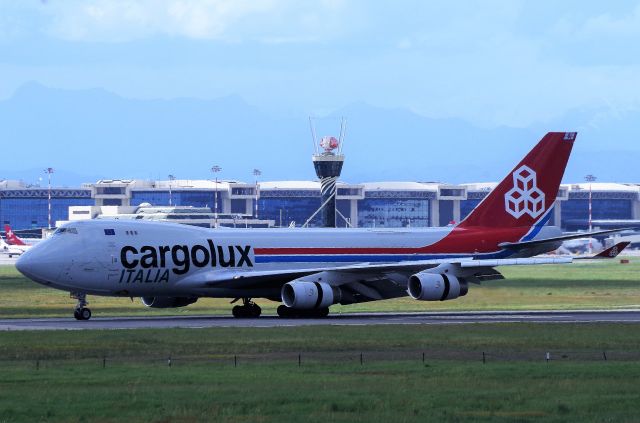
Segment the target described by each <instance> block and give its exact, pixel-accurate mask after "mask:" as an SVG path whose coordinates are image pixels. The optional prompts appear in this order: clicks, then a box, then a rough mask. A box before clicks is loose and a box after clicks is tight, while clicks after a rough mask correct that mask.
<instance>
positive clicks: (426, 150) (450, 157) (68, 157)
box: [0, 83, 640, 186]
mask: <svg viewBox="0 0 640 423" xmlns="http://www.w3.org/2000/svg"><path fill="white" fill-rule="evenodd" d="M300 115H301V116H303V115H304V111H301V114H300ZM340 116H344V117H346V118H347V132H346V141H345V145H344V153H345V155H346V156H347V158H346V162H345V166H344V170H343V175H342V180H344V181H347V182H352V183H358V182H366V181H381V180H387V181H391V180H395V181H398V180H411V181H443V182H451V183H461V182H476V181H494V180H497V179H500V178H502V177H503V176H504V175H505V174H506V172H508V171H509V170H510V169H511V167H513V166H514V165H515V164H516V161H517V160H518V159H519V158H520V157H522V156H523V155H524V154H525V153H526V152H527V151H528V150H529V149H530V148H531V147H532V146H533V145H534V144H535V143H536V142H537V141H538V139H539V138H540V137H541V136H542V135H544V133H545V132H547V131H551V130H557V131H564V130H569V131H578V132H579V137H578V141H577V143H576V145H575V147H574V153H573V157H572V159H571V161H570V163H569V167H568V169H567V173H566V175H565V182H578V181H582V179H583V177H584V175H586V174H588V173H592V174H594V175H596V176H598V180H600V181H617V182H634V181H635V182H640V173H639V172H638V171H637V170H636V169H637V163H638V162H639V161H640V113H639V112H638V111H633V112H628V111H627V112H623V113H621V112H615V113H614V112H613V111H611V110H604V109H599V110H579V111H572V112H571V113H568V114H567V115H566V116H564V117H562V118H560V119H557V120H555V121H553V122H550V123H548V124H539V125H535V127H530V128H508V127H499V128H479V127H476V126H474V125H472V124H470V123H468V122H465V121H463V120H459V119H432V118H428V117H424V116H421V115H418V114H416V113H413V112H411V111H410V110H406V109H383V108H379V107H373V106H370V105H367V104H363V103H354V104H351V105H349V106H347V107H345V108H343V109H341V110H336V111H335V112H333V113H331V114H329V115H328V116H326V117H324V118H323V119H319V121H318V122H320V123H321V124H319V125H318V128H319V133H318V136H321V135H329V132H332V133H331V135H337V133H338V132H339V122H338V118H339V117H340ZM0 139H1V140H2V142H1V144H0V145H1V146H2V148H1V155H2V163H3V164H2V166H0V179H22V180H24V181H25V182H28V183H37V182H38V178H43V180H44V176H45V175H44V174H43V172H42V169H44V168H45V167H54V168H55V169H56V173H55V174H54V184H55V185H68V186H77V185H79V184H80V183H81V182H93V181H95V180H97V179H100V178H106V179H115V178H122V179H124V178H141V179H166V178H167V175H168V174H173V175H175V176H176V177H178V178H180V179H200V178H211V177H212V174H211V173H210V171H209V169H210V168H211V166H213V165H218V166H221V167H222V168H223V171H222V172H220V173H219V174H218V176H219V177H220V178H221V179H235V180H242V181H252V180H253V175H252V172H253V169H254V168H258V169H260V170H261V171H262V177H261V179H262V180H300V179H301V180H310V179H315V174H314V172H313V166H312V164H311V154H312V152H313V146H312V141H311V135H310V131H309V122H308V120H307V119H306V118H298V117H296V118H294V117H283V116H274V115H273V114H271V113H269V112H267V111H263V110H260V109H258V108H257V107H254V106H251V105H248V104H247V103H246V102H244V101H243V100H242V99H241V98H240V97H238V96H230V97H223V98H218V99H213V100H198V99H190V98H176V99H167V100H162V99H158V100H139V99H129V98H124V97H120V96H118V95H115V94H113V93H110V92H107V91H104V90H101V89H91V90H63V89H53V88H48V87H44V86H42V85H40V84H37V83H29V84H26V85H24V86H23V87H21V88H20V89H19V90H17V91H16V92H15V94H14V95H13V96H12V97H11V98H9V99H6V100H4V101H0ZM45 182H46V181H45Z"/></svg>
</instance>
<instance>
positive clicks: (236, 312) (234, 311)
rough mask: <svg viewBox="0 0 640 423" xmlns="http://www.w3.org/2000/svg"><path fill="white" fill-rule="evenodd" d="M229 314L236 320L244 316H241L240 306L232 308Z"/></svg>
mask: <svg viewBox="0 0 640 423" xmlns="http://www.w3.org/2000/svg"><path fill="white" fill-rule="evenodd" d="M231 314H233V317H235V318H237V319H239V318H240V317H244V315H243V314H244V313H243V310H242V307H240V306H234V307H233V308H232V309H231Z"/></svg>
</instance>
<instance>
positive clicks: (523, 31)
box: [0, 0, 640, 184]
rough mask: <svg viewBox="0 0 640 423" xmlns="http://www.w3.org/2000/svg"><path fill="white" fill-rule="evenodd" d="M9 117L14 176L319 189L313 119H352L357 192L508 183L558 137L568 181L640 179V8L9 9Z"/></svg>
mask: <svg viewBox="0 0 640 423" xmlns="http://www.w3.org/2000/svg"><path fill="white" fill-rule="evenodd" d="M199 102H200V103H202V104H200V103H199ZM216 105H217V106H216ZM244 106H247V107H244ZM216 107H218V108H222V109H218V111H216ZM253 108H255V110H254V109H253ZM61 109H64V110H61ZM227 109H229V110H227ZM0 110H1V111H2V115H0V126H1V127H0V147H4V148H2V150H3V153H4V154H8V155H11V156H12V157H14V158H15V160H13V161H11V162H10V163H9V164H8V163H7V162H5V165H4V166H3V169H2V172H1V174H0V178H8V179H24V180H28V181H31V180H33V179H34V178H35V177H36V176H34V175H37V176H38V177H39V178H41V177H42V175H41V174H40V171H39V169H42V168H43V167H50V166H52V167H54V168H55V169H56V170H57V173H56V179H57V181H59V182H61V183H68V184H78V183H80V182H87V181H93V180H95V178H97V177H107V178H146V177H151V176H150V175H152V174H153V175H154V177H156V174H157V175H160V176H158V177H162V176H161V175H166V174H168V173H177V174H179V175H181V177H184V178H204V177H207V176H209V175H208V173H207V171H208V169H209V168H210V164H211V162H212V160H215V161H217V163H218V164H220V165H223V167H224V168H225V172H227V174H226V176H225V177H227V178H238V179H242V180H244V179H247V178H246V175H247V174H249V173H250V171H251V170H252V169H253V168H254V167H260V168H261V169H263V170H264V175H265V176H264V178H265V179H271V180H274V179H313V178H315V175H314V174H313V172H312V169H311V167H310V166H308V163H307V162H304V163H303V161H301V160H300V159H298V157H300V158H305V160H306V158H307V157H308V154H309V152H308V150H306V148H308V147H309V146H307V145H306V144H305V146H304V148H303V147H300V145H298V144H300V140H302V139H304V141H305V142H307V137H308V124H307V118H308V117H309V116H317V117H323V116H334V117H335V116H337V115H340V114H341V113H343V111H347V112H346V113H347V114H350V115H351V116H346V117H347V120H348V124H347V128H348V129H347V144H346V145H347V147H345V148H346V153H347V155H348V157H350V158H349V162H348V163H347V164H346V165H345V170H344V172H343V177H344V178H345V180H347V181H349V182H355V183H357V182H364V181H370V180H379V179H390V180H441V181H449V182H456V183H457V182H468V181H474V180H476V181H477V180H483V181H484V180H497V179H499V178H501V177H502V176H503V175H504V172H505V170H504V169H507V170H508V169H510V167H511V166H512V165H513V161H514V160H515V159H516V156H517V157H521V156H520V155H521V154H524V152H526V151H528V150H529V149H530V148H531V146H532V145H533V143H534V142H535V141H536V140H538V139H539V138H540V137H541V136H542V135H543V134H544V133H545V132H547V131H552V130H557V131H565V130H567V131H575V130H577V131H578V132H579V137H578V141H579V144H578V146H579V147H578V148H576V149H575V150H574V153H573V156H572V160H571V161H570V163H569V166H568V168H567V173H566V174H565V181H567V180H570V181H571V182H575V181H580V180H581V179H582V178H583V175H586V174H588V173H594V174H596V175H598V177H599V178H601V179H600V180H603V181H604V180H606V181H623V182H625V181H626V182H629V181H630V182H638V181H640V175H638V174H637V172H636V170H635V169H636V163H637V161H638V160H640V143H639V142H637V141H636V140H638V139H640V0H635V1H616V2H602V1H590V0H582V1H576V0H564V1H550V0H538V1H519V0H504V1H502V0H483V1H435V0H434V1H422V0H398V1H393V2H388V1H374V0H316V1H296V0H252V1H242V0H20V1H15V0H0ZM193 110H199V112H198V113H199V114H198V113H193ZM160 111H162V112H160ZM225 112H229V113H225ZM254 112H255V113H254ZM45 114H46V116H45ZM213 114H215V116H213ZM34 115H35V117H34ZM244 115H247V116H248V117H247V119H246V120H245V119H244V118H243V116H244ZM265 116H266V117H265ZM418 118H419V119H418ZM118 119H119V121H118V122H116V123H115V125H119V126H118V127H115V128H114V122H113V121H114V120H118ZM154 119H155V120H154ZM203 119H206V120H207V122H204V123H203ZM269 119H271V120H269ZM420 119H422V121H420ZM80 120H82V122H81V121H80ZM158 120H164V121H165V122H158ZM170 120H172V121H175V122H174V123H173V126H172V124H171V122H168V121H170ZM374 121H375V122H374ZM141 122H143V123H141ZM243 125H244V126H255V128H253V129H255V131H253V132H252V131H250V130H248V129H247V128H242V126H243ZM260 125H262V126H260ZM382 126H384V127H382ZM264 128H266V129H264ZM260 130H263V131H264V130H271V131H272V132H274V131H275V133H269V134H265V133H264V132H256V131H260ZM321 132H322V131H321ZM287 137H288V138H287ZM512 138H513V139H512ZM176 139H184V140H189V141H190V142H191V144H193V145H196V144H197V145H199V146H200V147H199V151H203V152H206V153H205V154H201V155H200V156H198V157H195V156H193V157H190V158H189V160H186V159H185V158H182V157H181V159H182V160H177V161H176V160H175V157H174V156H173V155H172V154H171V153H170V151H173V150H172V149H173V148H174V145H175V140H176ZM389 139H393V140H394V141H393V143H389V142H388V140H389ZM91 140H93V142H94V144H96V145H95V146H94V148H98V149H99V148H106V146H107V145H109V146H110V149H111V150H112V151H114V152H118V151H129V152H130V153H131V154H130V155H129V156H130V160H123V159H121V158H118V157H115V156H114V158H112V159H107V157H106V156H104V157H103V158H104V160H101V161H91V160H86V159H85V156H86V155H85V152H86V146H87V142H91ZM228 140H233V144H239V143H242V144H243V145H247V146H250V147H251V148H246V149H244V150H243V151H242V154H237V149H235V148H229V141H228ZM487 140H489V141H492V140H495V143H493V144H492V143H491V142H486V141H487ZM294 141H295V142H296V143H297V144H296V145H295V146H293V142H294ZM444 141H446V142H444ZM511 141H513V142H512V143H511ZM1 142H6V144H5V145H4V146H2V144H1ZM198 143H199V144H198ZM252 143H253V144H252ZM260 143H262V144H273V147H274V149H275V150H277V151H279V152H280V154H282V152H284V153H287V154H288V155H289V156H291V157H292V160H290V161H289V164H288V165H287V166H282V165H281V163H279V162H278V161H274V160H267V156H268V155H269V153H268V150H267V152H265V149H264V148H261V147H260V146H259V144H260ZM309 144H310V143H309ZM443 144H444V145H445V147H446V148H445V150H444V152H443V150H442V145H443ZM25 145H26V146H29V148H24V146H25ZM51 145H55V146H56V150H55V151H61V149H64V150H65V151H66V153H65V154H63V155H60V154H51V152H50V153H49V154H40V153H38V154H34V153H33V152H40V151H49V150H48V149H50V147H51ZM98 145H99V146H101V147H98ZM453 145H455V147H456V151H457V153H456V156H457V159H455V160H454V159H451V158H450V157H448V156H449V155H450V152H451V151H452V150H451V148H450V146H453ZM292 146H293V147H295V148H292ZM389 146H391V147H392V148H393V149H394V150H395V151H394V153H393V157H391V155H389V154H387V153H386V150H387V149H388V148H389ZM505 146H506V147H507V148H504V147H505ZM134 147H137V148H138V149H139V150H135V148H134ZM511 147H513V148H511ZM192 149H193V147H192ZM490 150H491V151H490ZM498 150H500V151H498ZM511 150H513V151H511ZM381 152H384V155H385V157H384V158H382V156H380V154H382V153H381ZM407 152H415V153H414V154H407ZM476 152H478V153H477V155H476ZM214 153H215V154H214ZM114 154H116V153H114ZM116 156H117V154H116ZM143 156H144V158H145V160H140V157H143ZM294 156H295V158H296V159H295V162H296V163H297V164H298V165H299V166H298V167H295V166H293V165H292V164H291V163H293V161H294V160H293V157H294ZM443 156H445V157H446V159H445V160H442V157H443ZM381 161H384V163H385V166H371V163H378V162H381ZM223 162H224V163H223ZM612 162H615V163H617V165H616V166H611V163H612ZM196 169H197V171H196ZM63 171H66V172H68V173H70V174H73V175H75V176H70V177H69V179H68V180H66V181H65V180H63V179H62V172H63ZM154 172H155V173H154ZM567 178H568V179H567Z"/></svg>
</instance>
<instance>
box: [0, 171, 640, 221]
mask: <svg viewBox="0 0 640 423" xmlns="http://www.w3.org/2000/svg"><path fill="white" fill-rule="evenodd" d="M495 185H496V184H495V183H471V184H460V185H451V184H444V183H438V182H367V183H361V184H350V183H344V182H338V184H337V201H336V208H337V211H338V213H337V215H338V218H337V222H338V226H340V227H378V228H402V227H428V226H446V225H448V224H450V223H452V222H459V221H460V220H462V219H464V217H465V216H467V215H468V214H469V213H470V212H471V210H473V208H474V207H475V206H476V205H477V204H478V203H479V202H480V201H482V199H483V198H484V197H485V196H486V195H487V194H488V193H489V192H490V191H491V190H492V189H493V188H494V187H495ZM591 192H592V194H591V197H592V219H593V226H594V227H601V228H607V227H612V226H617V227H620V226H625V227H628V226H640V184H618V183H593V184H591ZM50 194H51V220H52V224H53V225H55V222H61V221H66V220H79V219H88V218H95V217H99V216H103V217H109V216H115V215H119V214H126V215H130V217H131V218H140V217H136V216H134V215H135V214H136V211H137V210H139V209H140V206H141V205H143V206H145V207H150V206H153V207H154V208H155V212H158V213H165V215H166V214H167V213H168V214H169V215H172V214H175V213H172V210H168V209H166V208H167V207H173V208H176V207H177V208H178V209H179V210H178V211H179V212H181V213H185V211H187V212H188V211H189V210H188V209H184V208H185V207H187V206H190V207H192V208H193V213H190V214H191V215H192V218H194V219H195V217H194V214H195V213H196V212H197V213H203V211H210V213H209V214H210V216H208V217H207V219H208V221H207V222H204V221H203V222H202V224H201V226H215V225H216V224H217V225H218V226H242V227H272V226H276V227H293V226H295V227H301V226H303V225H306V226H308V227H316V226H320V224H321V222H320V219H321V216H320V213H316V212H317V211H318V209H319V207H320V205H321V200H320V182H319V181H271V182H260V183H258V184H257V185H256V184H254V183H245V182H239V181H218V182H217V183H216V182H215V181H211V180H169V181H149V180H101V181H98V182H96V183H90V184H83V185H82V186H81V187H78V188H58V187H56V188H52V189H51V192H50ZM48 206H49V190H48V188H47V187H41V186H31V185H27V184H24V183H22V182H19V181H7V180H0V223H2V224H3V225H4V224H9V225H11V226H12V228H14V229H16V230H25V229H35V228H46V227H47V224H48ZM161 207H164V208H165V210H159V208H161ZM588 209H589V184H588V183H579V184H565V185H562V186H561V188H560V192H559V193H558V198H557V200H556V205H555V208H554V211H553V214H552V216H551V219H550V222H549V223H550V224H552V225H558V226H560V227H562V228H563V229H564V230H567V231H573V230H581V229H586V228H587V227H588V221H589V212H588ZM174 211H175V210H174ZM205 214H206V213H205ZM212 214H213V215H216V218H215V224H213V222H214V217H213V215H212ZM183 216H184V215H183ZM165 217H166V216H165ZM167 219H168V220H171V219H172V217H168V218H167Z"/></svg>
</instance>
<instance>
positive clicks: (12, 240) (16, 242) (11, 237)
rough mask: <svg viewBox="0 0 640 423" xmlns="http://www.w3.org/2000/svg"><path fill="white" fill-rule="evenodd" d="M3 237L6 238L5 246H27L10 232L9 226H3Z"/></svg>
mask: <svg viewBox="0 0 640 423" xmlns="http://www.w3.org/2000/svg"><path fill="white" fill-rule="evenodd" d="M4 231H5V237H6V238H7V244H10V245H27V244H26V243H25V242H24V241H23V240H21V239H20V238H18V236H17V235H16V234H14V233H13V231H12V230H11V226H9V225H4Z"/></svg>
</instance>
